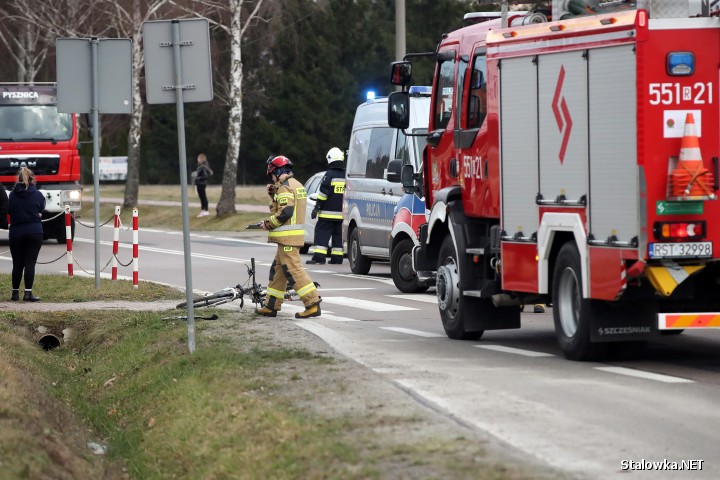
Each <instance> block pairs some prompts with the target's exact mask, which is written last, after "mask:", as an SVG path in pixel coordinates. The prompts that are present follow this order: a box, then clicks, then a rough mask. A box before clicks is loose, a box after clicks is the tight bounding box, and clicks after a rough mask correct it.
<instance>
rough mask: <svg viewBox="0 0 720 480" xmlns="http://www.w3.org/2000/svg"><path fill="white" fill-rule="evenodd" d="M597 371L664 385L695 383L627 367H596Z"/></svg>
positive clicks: (685, 379)
mask: <svg viewBox="0 0 720 480" xmlns="http://www.w3.org/2000/svg"><path fill="white" fill-rule="evenodd" d="M594 368H595V369H596V370H601V371H603V372H609V373H617V374H619V375H627V376H628V377H636V378H644V379H645V380H654V381H656V382H664V383H695V382H694V381H693V380H689V379H687V378H680V377H672V376H670V375H662V374H660V373H652V372H643V371H642V370H634V369H632V368H625V367H594Z"/></svg>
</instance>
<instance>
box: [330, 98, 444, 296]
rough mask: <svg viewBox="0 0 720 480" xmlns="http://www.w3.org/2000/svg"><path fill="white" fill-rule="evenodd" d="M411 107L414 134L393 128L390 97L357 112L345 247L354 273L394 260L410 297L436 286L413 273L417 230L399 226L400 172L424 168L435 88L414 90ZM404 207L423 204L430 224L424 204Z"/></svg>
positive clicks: (419, 214)
mask: <svg viewBox="0 0 720 480" xmlns="http://www.w3.org/2000/svg"><path fill="white" fill-rule="evenodd" d="M410 105H411V107H410V126H409V128H408V129H407V130H406V131H405V132H406V133H407V134H409V135H406V134H405V133H403V131H401V130H396V129H393V128H390V127H389V126H388V123H387V118H388V103H387V98H385V97H383V98H375V99H371V100H368V101H367V102H365V103H363V104H362V105H360V106H359V107H358V108H357V111H356V112H355V120H354V121H353V127H352V133H351V136H350V145H349V147H348V155H347V165H346V171H345V176H346V179H345V195H344V197H343V229H342V235H343V249H344V250H345V254H346V255H347V257H348V260H349V262H350V269H351V270H352V272H353V273H355V274H360V275H365V274H367V273H369V272H370V267H371V265H372V262H373V261H374V260H380V261H390V262H391V263H390V269H391V272H392V277H393V281H394V282H395V285H396V286H397V287H398V289H399V290H401V291H402V292H405V293H411V292H420V291H424V290H426V289H427V288H428V286H429V285H430V280H429V279H420V278H418V277H417V275H416V272H414V271H413V269H412V258H411V252H412V248H413V247H414V246H415V245H417V244H418V240H417V231H416V230H415V229H414V228H413V225H412V223H407V222H405V221H404V220H402V221H400V222H394V218H395V213H396V209H397V206H398V202H399V201H400V199H401V197H403V196H404V195H405V194H404V192H403V187H402V185H401V183H400V169H401V168H402V166H403V165H406V164H410V165H413V167H414V168H415V171H417V170H418V169H419V167H420V162H421V159H422V152H423V149H424V148H425V135H424V134H425V133H427V126H428V119H429V115H430V87H411V89H410ZM413 134H416V135H417V136H413ZM403 203H409V204H411V205H416V206H417V205H422V208H416V209H415V210H417V212H414V214H415V216H416V218H418V217H422V219H421V220H422V221H421V222H420V223H425V213H426V212H425V208H424V203H423V202H422V201H421V202H419V203H418V202H414V201H410V202H403ZM403 213H405V214H407V212H406V211H405V210H403ZM411 215H412V213H411ZM402 218H403V219H404V218H407V216H403V217H402Z"/></svg>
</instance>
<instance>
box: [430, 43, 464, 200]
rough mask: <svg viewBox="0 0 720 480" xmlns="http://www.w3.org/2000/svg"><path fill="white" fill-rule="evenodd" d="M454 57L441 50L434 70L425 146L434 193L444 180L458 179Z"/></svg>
mask: <svg viewBox="0 0 720 480" xmlns="http://www.w3.org/2000/svg"><path fill="white" fill-rule="evenodd" d="M455 56H456V52H455V50H444V51H442V50H441V51H440V53H438V56H437V58H438V66H437V69H436V70H435V75H436V77H435V80H434V88H433V98H432V105H431V108H432V112H431V115H430V128H429V129H430V134H429V135H428V147H427V148H428V154H429V155H428V158H429V159H430V171H429V173H430V176H431V178H430V179H429V180H430V182H429V183H430V184H431V185H432V191H433V192H437V191H438V190H440V189H441V188H442V187H443V186H445V185H444V182H443V178H445V179H450V180H451V179H454V178H457V177H458V173H459V168H458V161H457V159H456V156H455V150H454V143H453V142H454V136H453V130H454V128H455V125H454V119H453V118H454V116H453V110H454V109H453V106H454V101H455V65H456V61H455ZM426 182H427V180H426Z"/></svg>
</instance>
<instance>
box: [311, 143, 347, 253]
mask: <svg viewBox="0 0 720 480" xmlns="http://www.w3.org/2000/svg"><path fill="white" fill-rule="evenodd" d="M325 158H326V159H327V162H328V168H327V171H326V172H325V176H324V177H323V178H322V181H321V182H320V189H319V190H318V194H317V204H316V205H315V208H314V209H313V211H312V218H315V217H317V219H318V221H317V224H316V225H315V238H314V240H313V243H314V245H313V247H312V250H313V256H312V258H311V259H310V260H308V261H307V262H305V263H307V264H310V265H316V264H324V263H325V261H326V259H328V258H329V259H330V263H336V264H341V263H342V261H343V249H342V219H343V218H342V205H343V194H344V193H345V155H344V154H343V152H342V150H340V149H339V148H337V147H333V148H331V149H330V150H328V152H327V155H325Z"/></svg>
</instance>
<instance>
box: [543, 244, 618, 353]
mask: <svg viewBox="0 0 720 480" xmlns="http://www.w3.org/2000/svg"><path fill="white" fill-rule="evenodd" d="M552 297H553V320H554V322H555V335H556V337H557V340H558V345H559V346H560V349H561V350H562V352H563V354H564V355H565V358H567V359H568V360H584V361H588V360H598V359H600V358H601V357H603V356H604V355H605V353H606V350H607V345H606V344H604V343H593V342H591V341H590V327H591V320H592V315H593V314H594V311H593V310H594V309H593V305H592V302H591V301H590V300H587V299H583V298H582V271H581V269H580V253H579V252H578V249H577V247H576V246H575V244H574V243H572V242H567V243H566V244H565V245H563V246H562V248H560V252H559V253H558V256H557V260H556V261H555V272H554V275H553V292H552Z"/></svg>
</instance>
